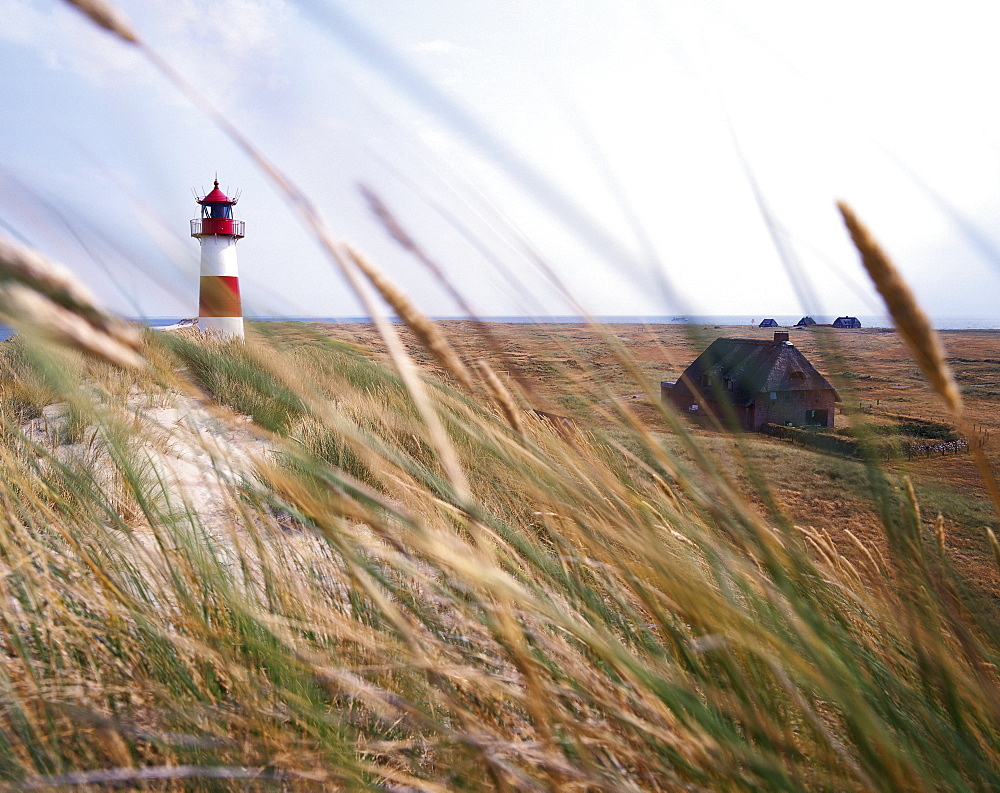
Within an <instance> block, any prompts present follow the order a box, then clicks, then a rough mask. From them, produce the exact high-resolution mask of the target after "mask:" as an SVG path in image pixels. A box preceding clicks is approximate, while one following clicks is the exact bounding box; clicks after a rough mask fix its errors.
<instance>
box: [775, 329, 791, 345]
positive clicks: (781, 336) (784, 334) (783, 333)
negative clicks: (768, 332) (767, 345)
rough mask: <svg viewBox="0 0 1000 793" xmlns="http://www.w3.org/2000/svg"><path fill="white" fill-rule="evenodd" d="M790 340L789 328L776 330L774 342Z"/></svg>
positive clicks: (780, 342) (779, 342)
mask: <svg viewBox="0 0 1000 793" xmlns="http://www.w3.org/2000/svg"><path fill="white" fill-rule="evenodd" d="M786 341H788V331H787V330H776V331H775V332H774V343H775V344H782V343H783V342H786Z"/></svg>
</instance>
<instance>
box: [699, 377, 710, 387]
mask: <svg viewBox="0 0 1000 793" xmlns="http://www.w3.org/2000/svg"><path fill="white" fill-rule="evenodd" d="M701 384H702V385H703V386H705V388H708V387H709V386H710V385H712V378H711V377H710V376H709V375H707V374H703V375H702V376H701Z"/></svg>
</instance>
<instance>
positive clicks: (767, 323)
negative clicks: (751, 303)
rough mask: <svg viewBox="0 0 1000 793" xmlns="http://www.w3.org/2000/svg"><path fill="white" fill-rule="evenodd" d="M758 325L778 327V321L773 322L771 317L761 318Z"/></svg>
mask: <svg viewBox="0 0 1000 793" xmlns="http://www.w3.org/2000/svg"><path fill="white" fill-rule="evenodd" d="M758 327H761V328H776V327H778V323H777V322H775V321H774V320H773V319H762V320H761V321H760V325H759V326H758Z"/></svg>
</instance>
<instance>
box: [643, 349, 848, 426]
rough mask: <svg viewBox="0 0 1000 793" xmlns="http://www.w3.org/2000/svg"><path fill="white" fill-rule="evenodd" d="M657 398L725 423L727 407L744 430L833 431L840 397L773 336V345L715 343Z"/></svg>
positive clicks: (792, 351) (825, 381) (799, 356)
mask: <svg viewBox="0 0 1000 793" xmlns="http://www.w3.org/2000/svg"><path fill="white" fill-rule="evenodd" d="M661 393H662V394H663V396H664V397H665V398H668V399H669V400H670V401H671V402H672V403H673V404H674V405H675V406H676V407H677V409H678V410H686V411H691V412H695V413H700V412H704V411H709V412H711V413H713V414H715V415H716V416H718V417H719V418H720V419H722V420H723V421H725V420H726V412H725V409H724V406H723V405H724V403H728V404H729V405H730V406H731V407H732V410H733V412H734V413H735V416H736V421H737V422H738V424H739V426H740V427H741V428H743V429H747V430H753V431H757V430H759V429H760V426H761V425H762V424H766V423H768V422H770V423H772V424H790V425H793V426H796V427H832V426H833V425H834V414H835V413H836V403H837V402H839V401H840V396H839V395H838V394H837V391H836V390H835V389H834V387H833V386H832V385H830V383H829V382H828V381H827V379H826V378H825V377H823V375H821V374H820V373H819V372H817V371H816V368H815V367H814V366H813V365H812V364H811V363H809V361H808V360H807V359H806V357H805V356H804V355H803V354H802V353H801V352H799V350H798V349H797V348H796V347H795V346H794V345H793V344H792V343H791V342H790V341H789V340H788V332H787V331H777V332H775V334H774V340H773V341H763V340H759V339H716V340H715V341H713V342H712V343H711V344H710V345H709V347H708V349H707V350H705V352H703V353H702V354H701V355H699V356H698V358H697V359H696V360H695V361H694V363H692V364H691V365H690V366H688V368H687V369H686V370H685V371H684V374H683V375H681V377H680V379H679V380H678V381H677V382H676V383H675V384H674V385H673V387H672V388H669V389H667V388H663V389H662V391H661Z"/></svg>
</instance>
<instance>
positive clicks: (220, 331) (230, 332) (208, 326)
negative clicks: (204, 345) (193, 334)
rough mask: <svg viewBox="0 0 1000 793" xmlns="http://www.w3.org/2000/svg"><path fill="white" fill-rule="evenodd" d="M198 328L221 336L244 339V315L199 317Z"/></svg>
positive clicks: (211, 334)
mask: <svg viewBox="0 0 1000 793" xmlns="http://www.w3.org/2000/svg"><path fill="white" fill-rule="evenodd" d="M198 330H200V331H201V332H202V333H207V334H208V335H210V336H218V337H219V338H224V339H232V338H236V339H239V340H240V341H242V340H243V317H198Z"/></svg>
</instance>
